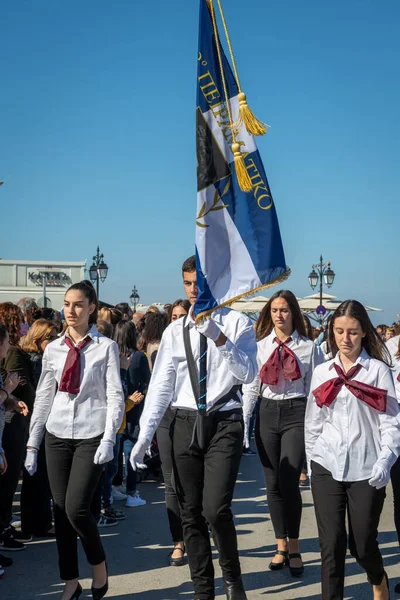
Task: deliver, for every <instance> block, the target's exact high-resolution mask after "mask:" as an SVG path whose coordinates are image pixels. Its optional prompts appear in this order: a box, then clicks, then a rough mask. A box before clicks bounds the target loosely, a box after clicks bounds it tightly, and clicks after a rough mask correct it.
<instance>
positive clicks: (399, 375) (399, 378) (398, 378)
mask: <svg viewBox="0 0 400 600" xmlns="http://www.w3.org/2000/svg"><path fill="white" fill-rule="evenodd" d="M397 381H400V373H399V374H398V375H397Z"/></svg>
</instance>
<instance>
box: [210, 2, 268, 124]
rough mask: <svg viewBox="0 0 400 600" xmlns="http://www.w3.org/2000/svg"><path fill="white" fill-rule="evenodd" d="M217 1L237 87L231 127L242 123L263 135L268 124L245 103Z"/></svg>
mask: <svg viewBox="0 0 400 600" xmlns="http://www.w3.org/2000/svg"><path fill="white" fill-rule="evenodd" d="M217 2H218V8H219V12H220V14H221V19H222V24H223V26H224V31H225V37H226V41H227V43H228V48H229V54H230V56H231V61H232V66H233V71H234V73H235V78H236V83H237V85H238V88H239V94H238V100H239V118H238V120H237V121H235V123H234V124H233V127H234V128H235V129H241V127H242V126H243V125H244V126H245V128H246V129H247V132H248V133H250V135H265V134H266V133H267V131H268V129H269V125H266V124H265V123H263V122H262V121H260V120H259V119H257V117H256V116H255V115H254V113H253V111H252V110H251V108H250V106H249V105H248V104H247V97H246V94H245V93H244V92H243V90H242V86H241V85H240V79H239V73H238V70H237V67H236V60H235V55H234V54H233V49H232V44H231V38H230V35H229V31H228V26H227V24H226V20H225V15H224V10H223V8H222V3H221V0H217Z"/></svg>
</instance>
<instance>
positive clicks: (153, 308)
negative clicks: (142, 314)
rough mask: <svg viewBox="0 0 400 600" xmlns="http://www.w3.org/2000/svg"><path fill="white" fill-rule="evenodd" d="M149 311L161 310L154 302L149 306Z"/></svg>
mask: <svg viewBox="0 0 400 600" xmlns="http://www.w3.org/2000/svg"><path fill="white" fill-rule="evenodd" d="M147 312H148V313H159V312H161V311H160V309H159V308H158V307H157V306H156V305H155V304H152V305H151V306H149V308H148V310H147Z"/></svg>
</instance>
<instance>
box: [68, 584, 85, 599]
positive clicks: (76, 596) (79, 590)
mask: <svg viewBox="0 0 400 600" xmlns="http://www.w3.org/2000/svg"><path fill="white" fill-rule="evenodd" d="M82 592H83V589H82V586H81V584H80V583H79V581H78V585H77V586H76V590H75V592H74V593H73V595H72V596H71V598H70V599H69V600H78V599H79V597H80V595H81V594H82Z"/></svg>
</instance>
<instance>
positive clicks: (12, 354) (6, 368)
mask: <svg viewBox="0 0 400 600" xmlns="http://www.w3.org/2000/svg"><path fill="white" fill-rule="evenodd" d="M0 322H1V323H3V325H5V326H6V328H7V331H8V335H9V342H10V347H9V349H8V352H7V356H6V357H5V359H3V360H1V361H0V375H1V376H2V378H3V381H5V380H6V377H7V374H8V373H16V374H18V375H19V376H20V378H21V379H20V384H19V385H18V387H17V388H16V389H15V390H14V392H13V397H14V398H15V400H14V401H13V402H12V403H9V404H8V405H7V406H6V415H5V422H6V424H5V427H4V433H3V448H4V452H5V455H6V457H7V463H8V468H7V471H6V473H5V474H4V475H2V477H0V550H7V551H17V550H24V549H25V546H24V544H23V543H22V540H23V539H24V536H23V535H22V534H21V533H20V532H17V531H15V530H14V529H13V527H12V526H11V519H12V505H13V500H14V495H15V492H16V489H17V485H18V479H19V474H20V472H21V467H22V463H23V460H24V454H25V444H26V439H27V434H28V419H27V415H28V412H29V413H30V414H31V413H32V408H33V402H34V399H35V386H34V374H33V366H32V363H31V360H30V358H29V354H27V353H26V352H25V351H24V350H22V348H20V346H19V342H20V338H21V326H22V323H23V316H22V312H21V309H19V308H18V306H16V305H15V304H13V303H12V302H2V303H1V304H0ZM11 400H12V399H11Z"/></svg>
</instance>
